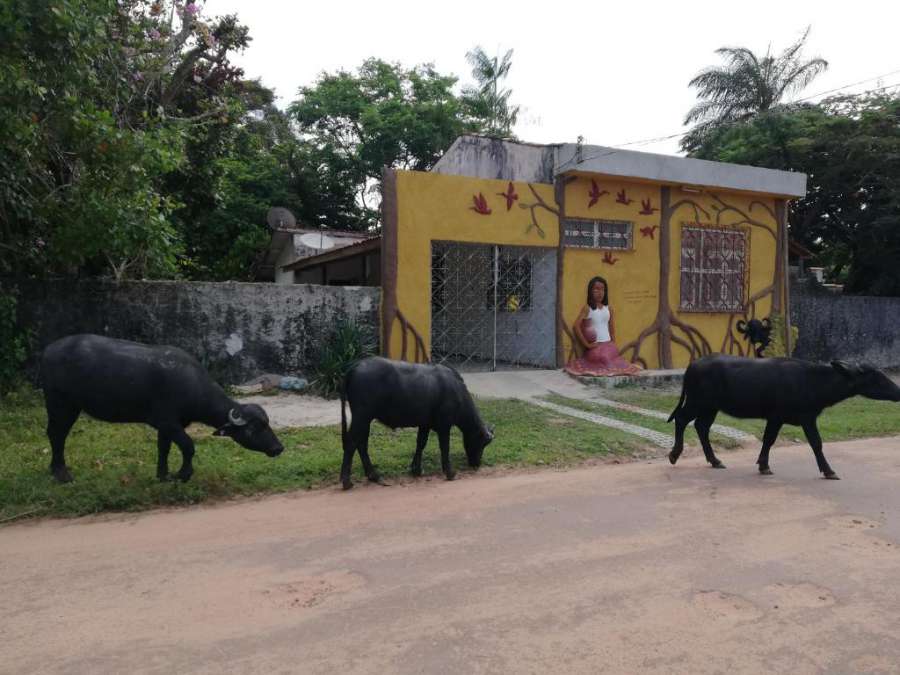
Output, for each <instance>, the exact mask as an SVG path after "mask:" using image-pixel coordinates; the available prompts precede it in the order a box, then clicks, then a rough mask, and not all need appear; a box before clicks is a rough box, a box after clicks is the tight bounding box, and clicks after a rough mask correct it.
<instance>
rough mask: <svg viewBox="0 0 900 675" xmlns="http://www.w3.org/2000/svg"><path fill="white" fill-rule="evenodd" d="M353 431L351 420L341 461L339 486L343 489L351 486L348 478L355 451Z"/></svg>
mask: <svg viewBox="0 0 900 675" xmlns="http://www.w3.org/2000/svg"><path fill="white" fill-rule="evenodd" d="M353 431H354V429H353V422H351V423H350V433H349V434H348V436H349V438H348V439H347V440H346V441H345V443H344V460H343V461H342V462H341V487H343V488H344V489H345V490H349V489H350V488H352V487H353V480H352V479H351V478H350V472H351V470H352V469H353V453H355V452H356V436H355V435H354V434H353Z"/></svg>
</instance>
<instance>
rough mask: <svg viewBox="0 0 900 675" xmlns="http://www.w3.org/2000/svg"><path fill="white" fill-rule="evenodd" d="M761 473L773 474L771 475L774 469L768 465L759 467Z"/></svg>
mask: <svg viewBox="0 0 900 675" xmlns="http://www.w3.org/2000/svg"><path fill="white" fill-rule="evenodd" d="M759 473H760V474H761V475H763V476H771V475H772V469H770V468H769V467H767V466H761V467H759Z"/></svg>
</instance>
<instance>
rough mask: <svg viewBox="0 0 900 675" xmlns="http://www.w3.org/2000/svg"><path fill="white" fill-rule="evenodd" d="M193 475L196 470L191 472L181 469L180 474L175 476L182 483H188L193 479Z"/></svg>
mask: <svg viewBox="0 0 900 675" xmlns="http://www.w3.org/2000/svg"><path fill="white" fill-rule="evenodd" d="M193 475H194V472H193V471H190V472H187V471H184V472H182V471H179V472H178V474H177V475H176V476H175V477H176V478H177V479H178V480H180V481H181V482H182V483H187V482H188V481H189V480H190V479H191V476H193Z"/></svg>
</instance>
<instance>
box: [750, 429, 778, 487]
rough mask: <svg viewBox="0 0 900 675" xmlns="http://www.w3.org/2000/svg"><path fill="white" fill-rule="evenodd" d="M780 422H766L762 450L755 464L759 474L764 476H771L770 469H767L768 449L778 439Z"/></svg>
mask: <svg viewBox="0 0 900 675" xmlns="http://www.w3.org/2000/svg"><path fill="white" fill-rule="evenodd" d="M781 425H782V422H781V420H768V421H767V422H766V430H765V432H763V442H762V449H761V450H760V451H759V458H758V459H757V460H756V463H757V464H758V465H759V472H760V473H761V474H762V475H764V476H771V475H772V469H770V468H769V448H771V447H772V444H773V443H775V439H776V438H778V432H779V431H781Z"/></svg>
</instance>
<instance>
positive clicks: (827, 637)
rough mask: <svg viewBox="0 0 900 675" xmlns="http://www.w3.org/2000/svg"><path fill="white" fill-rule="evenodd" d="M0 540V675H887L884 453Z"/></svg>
mask: <svg viewBox="0 0 900 675" xmlns="http://www.w3.org/2000/svg"><path fill="white" fill-rule="evenodd" d="M826 452H827V453H828V457H829V460H830V461H831V463H832V465H833V466H834V467H835V468H836V469H837V471H838V472H839V473H840V474H841V476H842V477H843V479H844V480H842V481H839V482H837V481H835V482H832V481H824V480H821V479H819V478H818V477H817V475H816V471H815V463H814V461H813V458H812V455H811V453H810V451H809V450H808V449H806V448H802V447H800V446H795V447H784V448H778V449H777V450H776V452H775V453H774V454H773V464H772V466H773V468H774V470H775V472H776V475H775V476H773V477H769V478H762V477H759V476H757V475H756V474H755V470H754V469H755V467H754V466H753V460H754V459H755V455H754V453H753V452H752V451H748V450H742V451H738V452H733V453H724V454H723V458H724V459H725V461H726V463H727V464H728V466H729V469H728V470H726V471H715V470H712V469H709V468H706V467H705V466H703V465H702V463H701V461H700V458H699V457H697V456H692V457H689V458H686V461H684V463H683V464H681V463H680V464H679V465H678V466H677V467H674V468H673V467H670V466H669V465H668V463H665V462H663V461H656V462H653V463H651V464H630V465H621V466H595V467H586V468H580V469H576V470H572V471H566V472H554V471H545V472H540V473H525V474H512V475H507V476H499V477H498V476H495V477H483V478H479V477H471V476H465V477H464V478H463V479H461V480H458V481H456V482H454V483H446V482H443V481H437V480H434V481H430V482H419V483H417V484H413V485H409V486H394V487H380V486H362V485H361V486H358V487H357V488H356V489H354V490H353V491H352V492H349V493H341V492H339V491H337V490H326V491H320V492H314V493H302V494H296V495H291V496H287V497H275V498H267V499H262V500H258V501H251V502H247V501H244V502H240V503H234V504H227V505H221V506H216V507H209V508H194V509H184V510H178V511H170V512H156V513H151V514H145V515H140V516H134V517H113V518H107V519H101V520H80V521H47V522H40V523H33V524H22V525H17V526H12V527H6V528H3V529H0V584H2V595H0V598H2V600H0V671H2V672H4V673H16V674H17V675H23V674H25V673H101V672H115V673H129V674H133V673H187V672H194V673H551V672H553V673H557V672H563V673H566V674H567V675H568V674H571V673H599V672H611V673H637V672H642V673H666V674H668V673H729V675H732V674H734V673H760V672H781V673H792V674H799V673H817V672H832V673H848V672H872V673H876V672H896V671H897V669H898V667H900V583H898V581H900V489H898V485H900V439H898V438H894V439H882V440H872V441H857V442H852V443H840V444H831V445H830V446H828V447H827V448H826Z"/></svg>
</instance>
